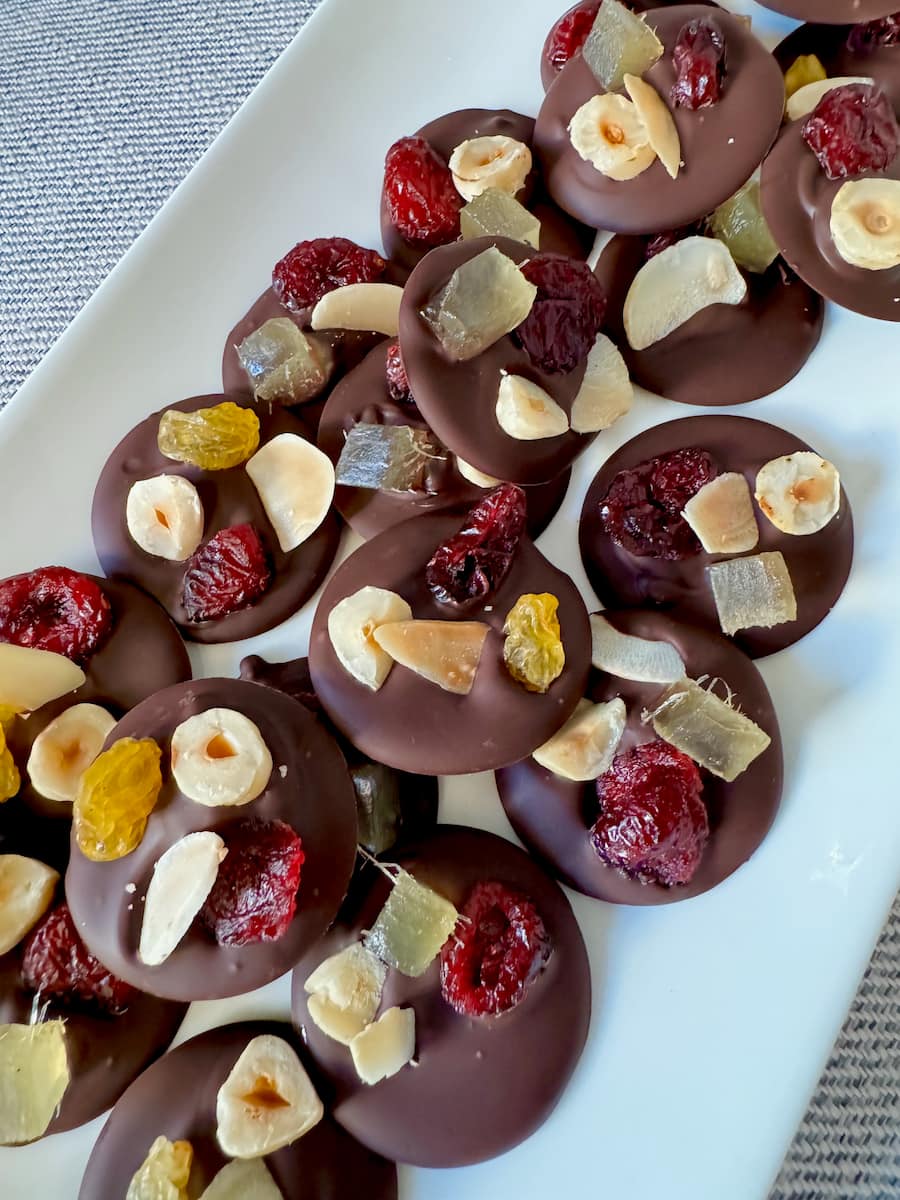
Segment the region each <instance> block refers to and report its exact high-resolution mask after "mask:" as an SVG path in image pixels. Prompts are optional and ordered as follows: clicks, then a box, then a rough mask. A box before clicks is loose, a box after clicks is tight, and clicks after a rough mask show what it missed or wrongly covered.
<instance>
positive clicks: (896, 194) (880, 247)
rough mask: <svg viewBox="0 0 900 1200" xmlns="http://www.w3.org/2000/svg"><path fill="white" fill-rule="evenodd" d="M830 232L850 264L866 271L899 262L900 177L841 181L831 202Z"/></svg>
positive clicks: (896, 264)
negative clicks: (842, 182) (899, 178)
mask: <svg viewBox="0 0 900 1200" xmlns="http://www.w3.org/2000/svg"><path fill="white" fill-rule="evenodd" d="M831 236H832V238H833V239H834V244H835V248H836V249H837V252H838V254H840V256H841V258H842V259H843V260H844V261H845V262H848V263H850V265H851V266H854V267H862V268H863V270H866V271H887V270H889V269H890V268H891V267H898V266H900V180H898V179H851V180H848V181H847V183H844V184H842V185H841V187H840V188H839V189H838V192H837V194H836V195H835V197H834V200H833V201H832V203H831Z"/></svg>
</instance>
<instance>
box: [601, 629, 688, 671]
mask: <svg viewBox="0 0 900 1200" xmlns="http://www.w3.org/2000/svg"><path fill="white" fill-rule="evenodd" d="M591 662H592V663H593V665H594V666H595V667H596V668H597V670H598V671H605V672H606V673H607V674H608V675H615V676H616V677H617V678H619V679H633V680H635V681H636V682H638V683H674V682H675V680H677V679H681V678H682V677H683V676H684V674H685V669H684V662H683V661H682V658H681V655H680V654H679V653H678V651H677V650H676V649H675V647H674V646H673V645H672V644H671V643H670V642H653V641H650V640H649V638H639V637H633V636H632V635H631V634H628V633H620V632H619V630H618V629H616V628H615V627H614V626H613V625H610V623H609V621H607V619H606V617H604V615H603V613H592V614H591Z"/></svg>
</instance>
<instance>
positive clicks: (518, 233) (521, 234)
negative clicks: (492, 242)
mask: <svg viewBox="0 0 900 1200" xmlns="http://www.w3.org/2000/svg"><path fill="white" fill-rule="evenodd" d="M459 227H460V231H461V232H462V236H463V239H464V240H467V239H469V238H480V237H507V238H512V240H513V241H514V242H524V243H525V244H526V245H528V246H534V247H535V249H537V247H538V246H539V245H540V241H541V223H540V221H539V220H538V218H537V217H536V216H535V215H534V214H533V213H530V212H529V211H528V209H527V208H526V207H525V206H524V204H520V203H519V201H518V200H517V199H516V198H515V196H510V194H509V192H504V191H501V189H500V188H486V189H485V190H484V191H483V192H481V193H480V194H479V195H477V196H476V197H475V199H474V200H470V201H469V203H468V204H467V205H466V206H465V208H464V209H463V210H462V212H461V213H460V214H459Z"/></svg>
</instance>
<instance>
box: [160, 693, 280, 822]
mask: <svg viewBox="0 0 900 1200" xmlns="http://www.w3.org/2000/svg"><path fill="white" fill-rule="evenodd" d="M172 774H173V776H174V777H175V782H176V783H177V784H178V788H179V791H181V792H183V793H184V795H185V796H187V797H188V799H189V800H193V801H194V802H195V803H196V804H203V805H205V806H206V807H207V808H223V807H235V806H237V805H241V804H249V803H250V801H251V800H255V799H256V798H257V797H258V796H260V795H261V794H262V793H263V792H264V791H265V788H266V785H267V784H268V782H269V778H270V777H271V774H272V755H271V753H270V751H269V747H268V746H267V745H266V743H265V739H264V738H263V735H262V734H261V733H260V731H259V728H258V726H257V725H255V724H254V722H253V721H251V720H250V718H249V717H245V716H244V714H243V713H241V712H236V711H235V710H234V709H233V708H209V709H207V710H206V711H205V712H202V713H196V714H195V715H194V716H193V717H188V719H187V720H186V721H182V722H181V724H180V725H178V726H176V728H175V731H174V733H173V734H172Z"/></svg>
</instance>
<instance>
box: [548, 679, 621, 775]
mask: <svg viewBox="0 0 900 1200" xmlns="http://www.w3.org/2000/svg"><path fill="white" fill-rule="evenodd" d="M627 716H628V713H627V711H626V709H625V702H624V700H621V699H620V698H619V697H618V696H617V697H616V698H615V700H609V701H608V702H607V703H605V704H592V703H591V702H590V700H581V701H579V704H578V706H577V708H576V709H575V711H574V713H573V714H572V716H571V717H569V719H568V721H566V723H565V725H563V727H562V729H560V730H559V731H558V732H557V733H555V734H554V735H553V737H552V738H550V739H549V741H546V742H544V744H543V746H538V748H537V750H535V752H534V754H533V755H532V757H533V758H534V761H535V762H536V763H539V764H540V765H541V766H542V767H546V769H547V770H548V771H552V772H553V774H554V775H560V776H561V777H562V778H563V779H571V780H574V781H575V782H579V783H587V782H588V781H589V780H591V779H598V778H599V777H600V776H601V775H603V774H604V773H605V772H606V771H608V770H609V768H610V766H611V765H612V760H613V758H614V757H615V754H616V750H617V749H618V746H619V742H620V741H621V740H622V734H623V733H624V732H625V721H626V719H627Z"/></svg>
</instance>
